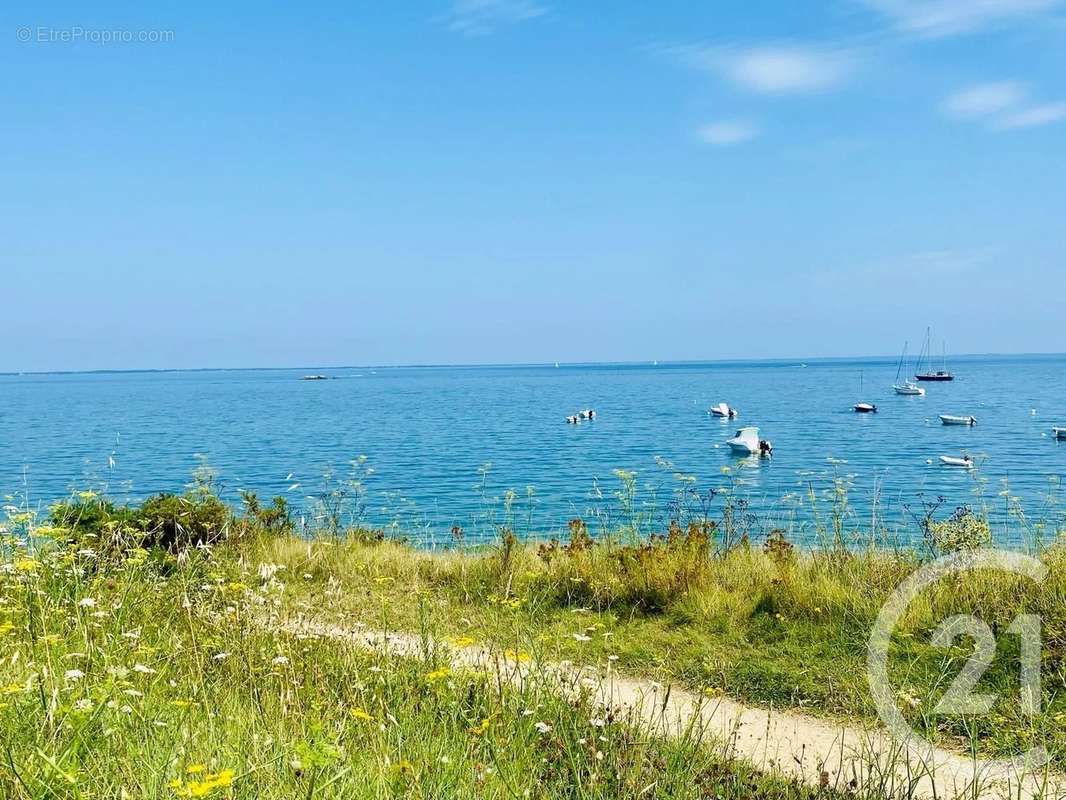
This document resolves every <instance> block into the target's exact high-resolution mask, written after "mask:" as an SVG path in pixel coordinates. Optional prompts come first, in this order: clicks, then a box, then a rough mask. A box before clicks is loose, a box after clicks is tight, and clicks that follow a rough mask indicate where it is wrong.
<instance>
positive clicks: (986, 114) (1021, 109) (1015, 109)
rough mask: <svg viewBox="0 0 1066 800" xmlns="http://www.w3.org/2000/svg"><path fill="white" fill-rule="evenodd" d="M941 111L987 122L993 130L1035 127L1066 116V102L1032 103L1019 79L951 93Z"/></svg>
mask: <svg viewBox="0 0 1066 800" xmlns="http://www.w3.org/2000/svg"><path fill="white" fill-rule="evenodd" d="M941 110H942V111H943V112H944V113H945V114H947V115H948V116H951V117H954V118H956V119H970V120H975V121H981V122H985V123H987V125H988V127H989V128H991V129H992V130H999V131H1003V130H1012V129H1016V128H1035V127H1037V126H1039V125H1048V124H1050V123H1052V122H1059V121H1060V120H1063V119H1066V103H1032V102H1031V101H1030V99H1029V89H1028V87H1027V86H1026V85H1025V84H1023V83H1019V82H1017V81H997V82H993V83H979V84H977V85H975V86H969V87H967V88H965V89H961V90H960V91H958V92H955V93H954V94H951V95H949V96H948V97H946V98H945V99H944V102H943V103H941Z"/></svg>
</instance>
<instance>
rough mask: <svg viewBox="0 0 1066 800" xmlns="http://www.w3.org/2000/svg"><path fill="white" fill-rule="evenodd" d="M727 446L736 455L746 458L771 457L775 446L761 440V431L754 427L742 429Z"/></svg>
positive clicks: (727, 442)
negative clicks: (756, 456) (753, 456)
mask: <svg viewBox="0 0 1066 800" xmlns="http://www.w3.org/2000/svg"><path fill="white" fill-rule="evenodd" d="M726 444H727V445H729V449H730V450H732V451H733V452H734V453H739V454H741V455H745V456H751V455H760V456H769V455H772V454H773V452H774V446H773V444H771V443H770V442H768V441H766V440H765V439H760V438H759V429H758V428H756V427H754V426H750V427H747V428H741V429H740V430H739V431H737V434H736V436H734V437H733V438H732V439H729V440H728V441H726Z"/></svg>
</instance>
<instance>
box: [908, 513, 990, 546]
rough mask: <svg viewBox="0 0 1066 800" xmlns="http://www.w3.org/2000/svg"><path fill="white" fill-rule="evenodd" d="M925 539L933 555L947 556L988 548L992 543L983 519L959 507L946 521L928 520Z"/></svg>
mask: <svg viewBox="0 0 1066 800" xmlns="http://www.w3.org/2000/svg"><path fill="white" fill-rule="evenodd" d="M925 538H926V542H927V543H928V545H929V547H930V548H931V549H932V550H933V552H934V553H936V554H937V555H947V554H948V553H957V552H959V551H960V550H978V549H980V548H982V547H986V546H988V544H990V543H991V541H992V529H991V528H990V527H989V526H988V520H986V519H985V518H984V517H981V516H978V515H977V514H974V513H973V511H971V510H970V509H969V508H968V507H966V506H960V507H959V508H956V509H955V511H954V513H953V514H952V515H951V516H950V517H948V518H947V519H946V520H940V521H938V520H933V519H931V520H929V521H928V522H927V523H926V525H925Z"/></svg>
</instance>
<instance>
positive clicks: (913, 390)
mask: <svg viewBox="0 0 1066 800" xmlns="http://www.w3.org/2000/svg"><path fill="white" fill-rule="evenodd" d="M906 360H907V343H906V342H904V343H903V352H902V353H900V356H899V364H898V365H897V366H896V380H895V382H894V383H893V384H892V388H893V390H895V392H896V394H906V395H918V396H921V395H924V394H925V389H923V388H922V387H921V386H919V385H918V384H916V383H915V382H914V381H909V380H905V381H901V380H900V376H901V375H902V374H903V364H904V362H905V361H906Z"/></svg>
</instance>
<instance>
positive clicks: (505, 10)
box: [441, 0, 548, 36]
mask: <svg viewBox="0 0 1066 800" xmlns="http://www.w3.org/2000/svg"><path fill="white" fill-rule="evenodd" d="M547 11H548V9H547V8H546V7H545V6H542V5H540V4H539V3H537V2H536V0H452V4H451V8H450V9H449V10H448V13H446V14H445V15H444V16H443V17H441V20H442V21H443V23H444V24H445V25H446V26H447V27H448V29H449V30H452V31H455V32H456V33H461V34H464V35H466V36H484V35H486V34H489V33H492V32H493V31H495V30H496V29H498V28H502V27H505V26H507V25H515V24H517V23H519V22H525V21H526V20H530V19H534V18H535V17H540V16H543V15H544V14H546V13H547Z"/></svg>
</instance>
